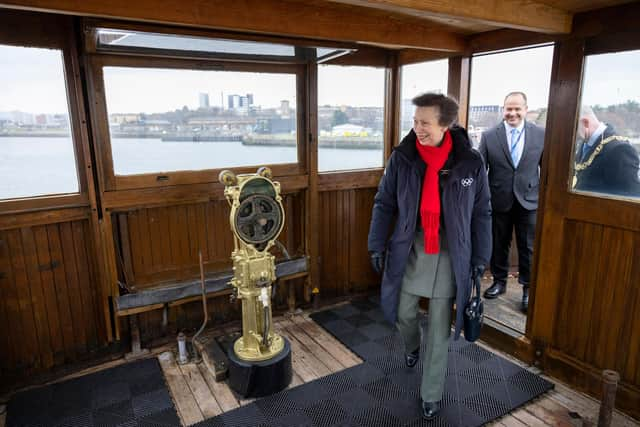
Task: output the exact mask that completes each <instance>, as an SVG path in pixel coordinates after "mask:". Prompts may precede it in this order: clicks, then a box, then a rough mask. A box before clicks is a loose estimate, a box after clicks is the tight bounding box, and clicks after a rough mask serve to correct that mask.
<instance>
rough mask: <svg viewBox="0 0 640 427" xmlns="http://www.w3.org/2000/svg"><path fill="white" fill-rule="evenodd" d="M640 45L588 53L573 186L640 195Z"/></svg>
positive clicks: (581, 188)
mask: <svg viewBox="0 0 640 427" xmlns="http://www.w3.org/2000/svg"><path fill="white" fill-rule="evenodd" d="M639 66H640V50H635V51H629V52H618V53H607V54H602V55H590V56H587V57H586V58H585V64H584V73H583V78H582V95H581V103H580V109H579V111H578V123H577V129H576V141H575V150H574V159H573V168H572V169H573V177H572V179H571V183H570V185H571V188H572V189H573V190H574V191H578V192H591V193H598V194H601V195H610V196H617V197H625V198H635V199H638V198H640V178H639V175H638V174H639V164H640V159H639V155H638V153H640V78H639V77H638V67H639Z"/></svg>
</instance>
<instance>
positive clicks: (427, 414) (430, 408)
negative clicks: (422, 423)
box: [422, 401, 440, 420]
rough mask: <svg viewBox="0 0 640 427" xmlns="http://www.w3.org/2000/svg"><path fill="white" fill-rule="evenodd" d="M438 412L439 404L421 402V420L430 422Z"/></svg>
mask: <svg viewBox="0 0 640 427" xmlns="http://www.w3.org/2000/svg"><path fill="white" fill-rule="evenodd" d="M438 412H440V404H439V403H438V402H425V401H423V402H422V418H424V419H425V420H432V419H434V418H435V417H436V415H438Z"/></svg>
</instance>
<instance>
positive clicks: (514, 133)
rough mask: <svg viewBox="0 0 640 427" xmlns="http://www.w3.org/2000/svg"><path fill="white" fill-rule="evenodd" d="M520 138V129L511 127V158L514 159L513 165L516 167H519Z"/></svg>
mask: <svg viewBox="0 0 640 427" xmlns="http://www.w3.org/2000/svg"><path fill="white" fill-rule="evenodd" d="M519 140H520V139H519V138H518V129H515V128H513V129H511V160H513V165H514V166H515V167H518V160H519V159H518V150H516V148H517V147H518V141H519Z"/></svg>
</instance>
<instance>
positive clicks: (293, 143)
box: [103, 66, 298, 175]
mask: <svg viewBox="0 0 640 427" xmlns="http://www.w3.org/2000/svg"><path fill="white" fill-rule="evenodd" d="M103 75H104V85H105V97H106V104H107V112H108V117H109V133H110V137H111V151H112V157H113V168H114V173H115V175H134V174H145V173H157V172H172V171H188V170H205V169H218V168H227V167H238V166H257V165H273V164H283V163H297V160H298V159H297V120H296V118H297V115H296V75H295V74H283V73H263V72H235V71H208V70H206V71H204V70H187V69H161V68H133V67H110V66H108V67H104V68H103Z"/></svg>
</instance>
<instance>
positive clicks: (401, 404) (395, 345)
mask: <svg viewBox="0 0 640 427" xmlns="http://www.w3.org/2000/svg"><path fill="white" fill-rule="evenodd" d="M311 317H312V319H314V320H315V321H316V322H317V323H319V324H320V325H322V326H323V327H325V328H326V329H327V330H328V331H330V332H331V333H332V334H333V335H334V336H335V337H336V338H338V339H339V340H340V341H341V342H343V343H344V344H345V345H347V346H348V347H349V348H351V349H352V350H353V351H354V352H355V353H357V354H358V355H359V356H360V357H361V358H362V359H364V363H362V364H360V365H358V366H354V367H352V368H349V369H345V370H343V371H340V372H337V373H335V374H332V375H328V376H326V377H323V378H320V379H318V380H316V381H312V382H310V383H307V384H303V385H300V386H298V387H295V388H292V389H289V390H284V391H282V392H280V393H277V394H274V395H272V396H268V397H265V398H262V399H259V400H256V401H255V402H253V403H251V404H249V405H246V406H243V407H241V408H238V409H235V410H233V411H230V412H227V413H225V414H223V415H220V416H217V417H215V418H210V419H208V420H205V421H203V422H201V423H198V424H196V426H197V427H232V426H233V427H250V426H251V427H293V426H295V427H321V426H322V427H325V426H326V427H330V426H331V427H333V426H336V427H337V426H341V427H346V426H354V427H372V426H376V427H377V426H380V427H387V426H388V427H396V426H423V425H424V426H480V425H483V424H485V423H487V422H488V421H490V420H492V419H496V418H498V417H500V416H502V415H505V414H507V413H509V412H510V411H512V410H514V409H515V408H516V407H518V406H520V405H522V404H523V403H525V402H527V401H529V400H531V399H533V398H534V397H536V396H538V395H540V394H541V393H544V392H545V391H547V390H549V389H551V388H553V384H552V383H550V382H548V381H546V380H544V379H542V378H540V377H539V376H537V375H534V374H532V373H530V372H529V371H527V370H524V369H522V368H520V367H519V366H517V365H515V364H513V363H511V362H509V361H507V360H505V359H503V358H501V357H499V356H496V355H494V354H493V353H491V352H489V351H486V350H484V349H483V348H481V347H479V346H477V345H475V344H470V343H467V342H466V341H464V339H463V338H461V339H460V340H458V341H451V344H450V347H449V365H448V369H447V378H446V386H445V393H444V396H443V400H442V411H441V413H440V415H439V416H438V417H436V418H435V419H434V420H432V421H424V420H422V415H421V409H420V393H419V390H420V373H419V372H420V370H421V363H418V364H417V365H416V367H415V368H407V367H406V366H405V365H404V359H403V347H402V342H401V339H400V337H399V336H398V334H397V333H396V332H395V330H394V329H393V328H392V327H391V326H390V325H388V324H387V323H385V321H384V319H383V317H382V313H381V311H380V309H379V307H378V304H377V303H376V302H375V300H374V301H371V300H365V301H359V302H354V303H352V304H348V305H343V306H341V307H338V308H335V309H331V310H327V311H322V312H318V313H314V314H312V315H311Z"/></svg>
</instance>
